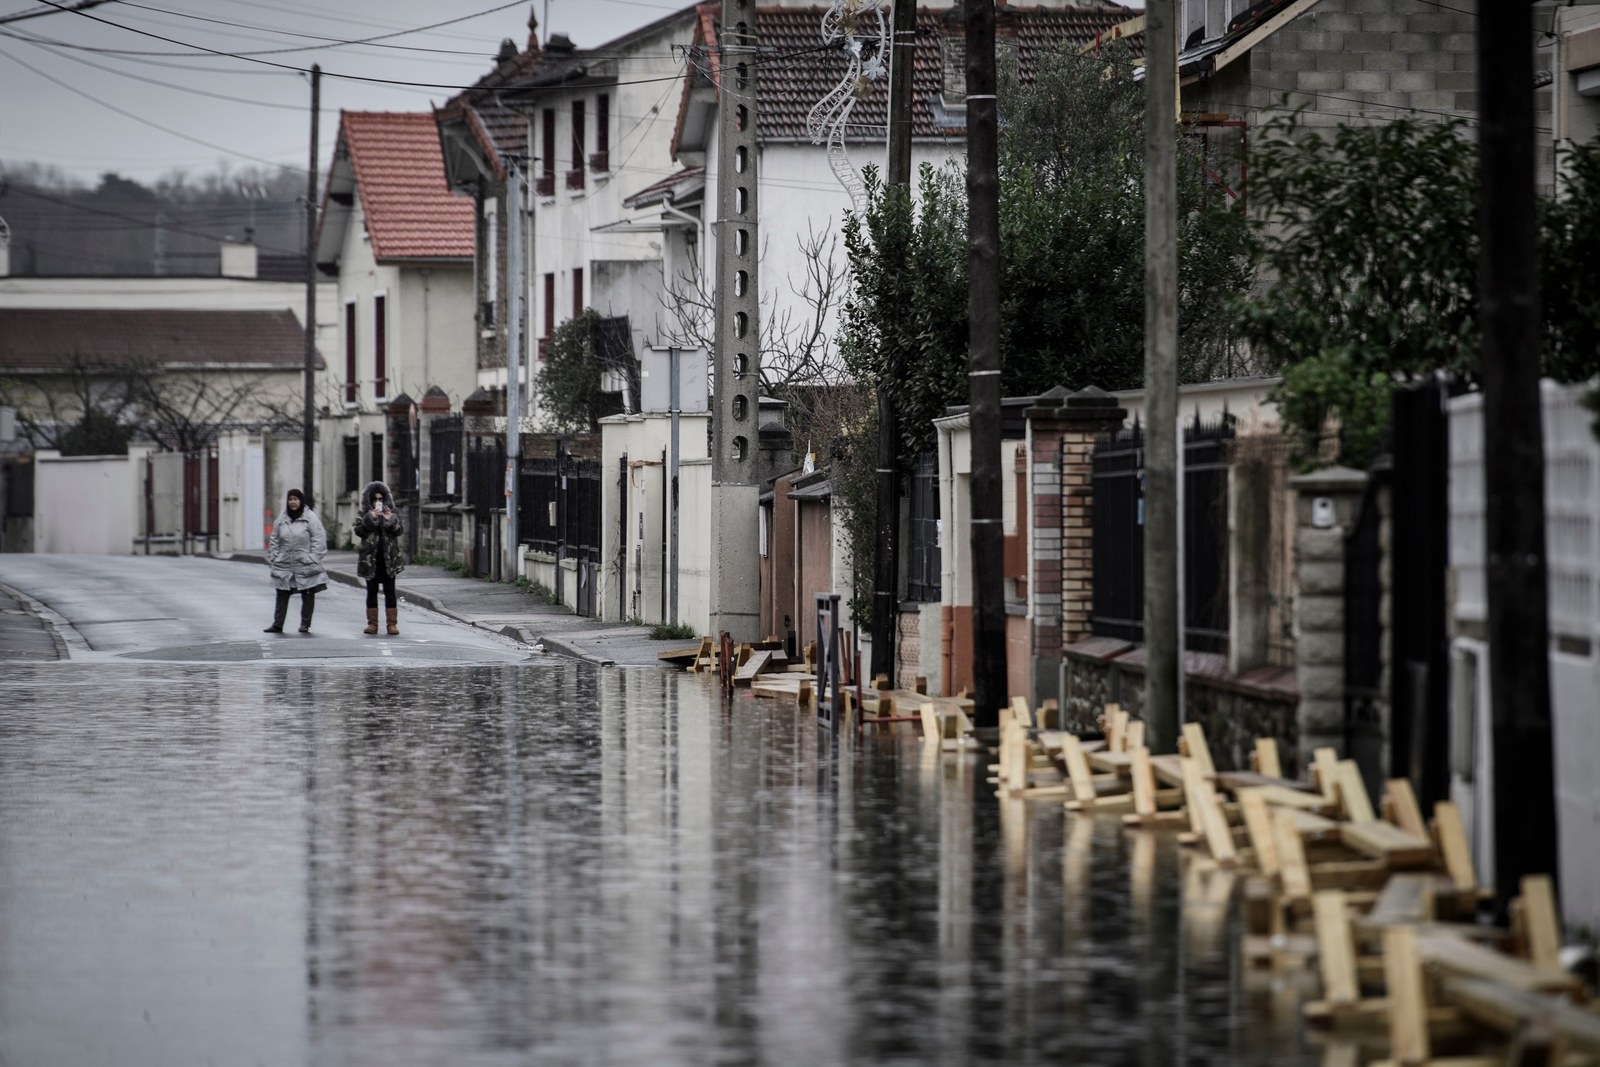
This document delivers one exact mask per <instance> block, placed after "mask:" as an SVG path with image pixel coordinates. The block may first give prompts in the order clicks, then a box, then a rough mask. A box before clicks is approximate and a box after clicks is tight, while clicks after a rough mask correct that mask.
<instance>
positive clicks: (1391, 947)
mask: <svg viewBox="0 0 1600 1067" xmlns="http://www.w3.org/2000/svg"><path fill="white" fill-rule="evenodd" d="M1383 979H1384V985H1385V987H1386V988H1387V991H1388V1001H1389V1054H1390V1055H1391V1056H1392V1057H1394V1061H1395V1062H1396V1063H1402V1064H1424V1063H1427V1062H1428V1058H1429V1057H1430V1056H1431V1055H1432V1054H1433V1050H1432V1047H1431V1043H1430V1040H1429V1037H1428V999H1427V990H1426V988H1425V986H1424V982H1423V977H1422V964H1421V962H1420V960H1419V959H1418V956H1417V941H1416V931H1415V930H1413V929H1412V928H1411V927H1409V926H1391V927H1390V928H1389V929H1387V930H1385V931H1384V932H1383Z"/></svg>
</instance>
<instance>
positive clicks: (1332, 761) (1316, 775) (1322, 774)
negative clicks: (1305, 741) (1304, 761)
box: [1311, 748, 1339, 801]
mask: <svg viewBox="0 0 1600 1067" xmlns="http://www.w3.org/2000/svg"><path fill="white" fill-rule="evenodd" d="M1338 765H1339V753H1338V752H1337V751H1335V750H1334V749H1331V748H1319V749H1316V750H1315V751H1313V752H1312V753H1311V774H1312V779H1313V780H1314V781H1315V782H1316V783H1317V788H1318V789H1320V790H1322V795H1323V796H1325V797H1327V798H1328V799H1329V800H1334V801H1337V800H1338V799H1339V794H1338V793H1337V792H1335V790H1334V784H1333V781H1334V774H1333V769H1334V768H1335V767H1337V766H1338Z"/></svg>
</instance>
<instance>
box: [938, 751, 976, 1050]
mask: <svg viewBox="0 0 1600 1067" xmlns="http://www.w3.org/2000/svg"><path fill="white" fill-rule="evenodd" d="M941 769H942V771H943V772H944V773H943V781H942V783H941V787H940V790H939V965H940V970H941V971H942V973H943V974H944V975H945V976H946V977H945V979H944V981H942V982H941V983H940V985H939V996H938V1003H939V1009H938V1018H939V1020H940V1022H941V1024H942V1029H943V1032H944V1040H943V1041H941V1042H940V1045H939V1049H940V1062H948V1063H952V1064H962V1063H965V1062H967V1059H968V1056H967V1035H968V1033H969V1032H970V1030H971V1023H972V1010H973V999H974V991H973V988H972V924H973V914H972V834H973V826H972V824H973V803H974V797H973V782H972V778H973V776H972V762H971V760H969V759H965V758H961V759H952V760H944V761H942V762H941Z"/></svg>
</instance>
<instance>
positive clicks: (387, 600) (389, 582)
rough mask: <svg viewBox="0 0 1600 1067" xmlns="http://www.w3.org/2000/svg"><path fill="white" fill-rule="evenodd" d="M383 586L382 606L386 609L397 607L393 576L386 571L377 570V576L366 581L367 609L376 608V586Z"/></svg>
mask: <svg viewBox="0 0 1600 1067" xmlns="http://www.w3.org/2000/svg"><path fill="white" fill-rule="evenodd" d="M380 585H381V586H383V606H384V607H386V608H392V607H397V606H398V604H399V600H398V599H397V598H396V597H395V592H394V575H392V574H390V573H389V572H388V571H385V570H379V571H378V573H377V574H375V575H373V576H372V577H371V578H368V579H367V607H369V608H376V607H377V606H378V586H380Z"/></svg>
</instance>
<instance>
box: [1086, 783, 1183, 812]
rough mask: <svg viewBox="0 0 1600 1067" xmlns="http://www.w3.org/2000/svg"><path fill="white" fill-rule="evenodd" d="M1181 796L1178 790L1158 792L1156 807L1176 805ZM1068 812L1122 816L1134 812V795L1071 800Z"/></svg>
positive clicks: (1117, 794) (1111, 794)
mask: <svg viewBox="0 0 1600 1067" xmlns="http://www.w3.org/2000/svg"><path fill="white" fill-rule="evenodd" d="M1178 799H1179V796H1178V791H1177V790H1176V789H1161V790H1157V791H1156V807H1157V808H1159V807H1161V806H1162V805H1163V804H1176V803H1177V802H1178ZM1066 809H1067V810H1068V811H1076V812H1093V813H1094V814H1096V815H1098V814H1100V813H1102V812H1105V813H1108V814H1120V813H1124V812H1132V811H1133V794H1132V793H1109V794H1107V793H1102V794H1101V795H1099V796H1097V797H1095V798H1094V799H1093V800H1069V801H1067V803H1066Z"/></svg>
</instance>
